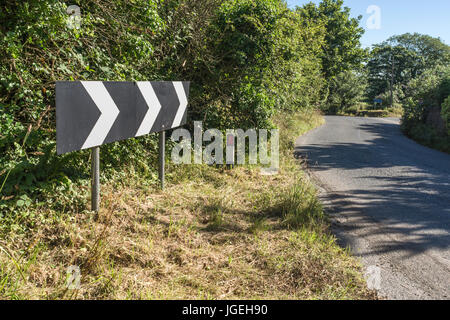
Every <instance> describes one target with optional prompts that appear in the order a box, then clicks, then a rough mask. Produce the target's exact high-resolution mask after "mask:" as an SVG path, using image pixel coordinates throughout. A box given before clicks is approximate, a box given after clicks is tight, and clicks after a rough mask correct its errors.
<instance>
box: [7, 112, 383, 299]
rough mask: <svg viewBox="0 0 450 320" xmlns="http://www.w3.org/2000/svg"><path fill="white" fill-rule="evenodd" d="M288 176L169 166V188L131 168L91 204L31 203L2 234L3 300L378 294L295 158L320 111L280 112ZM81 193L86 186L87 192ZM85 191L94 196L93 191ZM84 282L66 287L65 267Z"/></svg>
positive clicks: (248, 168)
mask: <svg viewBox="0 0 450 320" xmlns="http://www.w3.org/2000/svg"><path fill="white" fill-rule="evenodd" d="M275 122H278V123H280V127H281V140H280V146H281V150H282V157H281V164H280V165H281V170H280V174H278V175H273V176H265V175H261V172H260V168H259V167H258V166H241V167H238V168H235V169H233V170H226V169H224V168H216V167H215V166H207V165H197V166H189V165H182V166H170V167H169V168H168V172H169V180H168V186H167V188H166V189H165V191H160V190H159V189H158V188H157V186H155V185H153V186H149V185H148V181H145V179H143V178H142V176H140V175H136V171H135V168H134V167H133V166H130V167H129V168H128V170H127V171H126V172H124V175H126V176H127V177H128V178H127V179H126V180H124V181H122V183H120V182H119V181H118V180H115V181H114V182H112V181H111V182H108V183H105V185H104V186H103V191H102V194H103V199H102V202H103V206H102V209H101V210H100V212H99V214H98V216H95V215H94V214H93V213H92V212H89V211H87V210H83V211H77V210H57V209H50V208H45V207H41V208H39V209H31V208H30V209H29V210H23V211H21V212H20V214H18V216H17V217H16V220H15V221H10V222H9V232H7V231H6V230H5V228H4V229H3V230H2V240H1V241H0V249H1V250H2V252H1V253H0V297H2V298H6V299H37V298H39V299H182V298H184V299H374V298H376V295H375V294H374V293H373V292H371V291H369V290H368V289H367V288H366V284H365V281H364V279H363V278H362V275H361V267H360V265H359V264H358V262H357V261H356V260H355V259H354V258H352V257H351V256H350V254H349V252H348V251H347V250H345V249H342V248H340V247H339V246H338V245H337V244H336V241H335V238H334V237H333V236H332V235H331V234H330V232H329V230H328V227H329V224H328V222H327V218H326V215H325V214H324V212H323V208H322V206H321V204H320V202H319V201H318V199H317V195H316V190H315V189H314V187H313V186H312V184H311V183H310V182H309V180H308V177H307V176H306V175H305V174H304V173H303V172H302V171H301V169H300V166H299V164H298V163H297V160H295V159H294V158H293V156H292V154H293V141H294V140H295V138H296V137H297V136H298V135H300V134H302V133H304V132H305V131H307V130H309V129H311V128H313V127H315V126H318V125H320V124H321V123H322V122H323V118H322V117H321V115H320V114H317V113H296V114H290V115H288V116H283V117H278V118H277V119H276V120H275ZM80 192H82V193H84V194H85V195H86V194H87V192H85V191H81V190H80ZM85 198H87V196H85ZM71 265H77V266H80V269H81V275H82V278H81V287H80V289H79V290H68V289H67V287H66V281H67V273H66V270H67V268H68V266H71Z"/></svg>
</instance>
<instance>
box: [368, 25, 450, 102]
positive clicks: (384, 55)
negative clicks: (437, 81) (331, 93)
mask: <svg viewBox="0 0 450 320" xmlns="http://www.w3.org/2000/svg"><path fill="white" fill-rule="evenodd" d="M449 63H450V46H448V45H446V44H445V43H443V42H442V41H441V40H440V39H439V38H433V37H431V36H428V35H421V34H418V33H415V34H410V33H406V34H403V35H397V36H393V37H391V38H389V39H388V40H386V41H384V42H382V43H381V44H378V45H375V46H374V47H373V49H372V51H371V53H370V58H369V62H368V64H367V69H368V74H369V88H368V96H369V98H370V99H373V98H375V97H376V96H378V95H380V94H384V93H385V92H386V91H387V90H390V89H391V88H393V87H395V86H398V87H400V88H402V87H405V86H406V85H407V84H408V83H409V82H410V81H411V80H412V79H415V78H417V77H418V76H420V75H421V74H423V73H424V72H425V71H426V70H430V69H433V68H435V67H437V66H439V65H448V64H449Z"/></svg>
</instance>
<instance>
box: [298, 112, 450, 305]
mask: <svg viewBox="0 0 450 320" xmlns="http://www.w3.org/2000/svg"><path fill="white" fill-rule="evenodd" d="M296 146H297V147H296V154H297V155H299V156H301V157H304V158H305V159H307V161H306V163H307V165H308V170H309V172H310V174H311V177H312V178H313V179H314V181H315V182H316V184H317V185H318V186H319V187H320V189H321V198H322V200H323V201H324V202H325V203H326V207H327V208H329V211H330V213H331V216H332V220H333V231H334V232H335V234H336V235H337V237H338V239H339V241H340V242H341V244H342V245H346V246H347V245H348V246H350V248H351V250H352V252H354V253H355V254H356V255H357V256H359V257H361V259H362V262H363V264H364V266H365V267H366V268H368V270H369V273H370V274H371V275H372V277H371V278H370V279H371V280H370V284H371V285H374V286H376V287H377V289H378V292H379V294H380V296H382V297H386V298H389V299H450V155H448V154H445V153H441V152H439V151H435V150H432V149H429V148H426V147H423V146H421V145H419V144H417V143H415V142H414V141H412V140H410V139H408V138H406V137H405V136H403V135H402V133H401V132H400V128H399V120H398V119H395V118H386V119H381V118H352V117H326V124H325V125H323V126H322V127H320V128H317V129H316V130H314V131H311V132H309V133H308V134H306V135H305V136H302V137H300V138H299V139H298V140H297V142H296ZM377 268H379V269H377ZM378 275H379V277H378ZM378 279H380V282H379V283H377V280H378ZM378 284H379V285H378Z"/></svg>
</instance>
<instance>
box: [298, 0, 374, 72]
mask: <svg viewBox="0 0 450 320" xmlns="http://www.w3.org/2000/svg"><path fill="white" fill-rule="evenodd" d="M303 14H304V15H305V17H307V18H310V19H313V20H316V21H320V20H321V21H323V23H324V25H325V28H326V36H325V43H324V45H323V46H322V54H321V59H322V68H323V73H324V75H325V78H326V79H329V80H332V79H333V78H334V77H336V76H337V75H338V74H340V73H342V72H346V71H349V70H355V69H360V68H361V66H362V63H363V62H364V61H365V59H366V57H367V51H366V50H364V49H363V48H361V43H360V40H361V37H362V35H363V34H364V29H363V28H361V27H360V26H359V21H360V20H361V16H360V17H358V19H355V18H350V8H348V7H344V1H343V0H323V1H322V2H321V3H320V4H319V5H318V6H316V5H315V4H313V3H309V4H307V5H305V6H304V11H303Z"/></svg>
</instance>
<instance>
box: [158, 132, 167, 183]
mask: <svg viewBox="0 0 450 320" xmlns="http://www.w3.org/2000/svg"><path fill="white" fill-rule="evenodd" d="M165 161H166V132H165V131H161V132H160V133H159V181H160V182H161V189H162V190H164V179H165V177H164V176H165V172H164V164H165Z"/></svg>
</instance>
